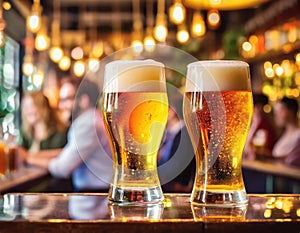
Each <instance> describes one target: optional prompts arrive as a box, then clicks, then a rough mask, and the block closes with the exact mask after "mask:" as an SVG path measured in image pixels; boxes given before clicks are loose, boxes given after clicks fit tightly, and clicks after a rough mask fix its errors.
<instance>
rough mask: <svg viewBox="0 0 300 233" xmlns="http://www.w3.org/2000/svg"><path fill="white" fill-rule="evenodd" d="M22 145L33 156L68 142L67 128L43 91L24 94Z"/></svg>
mask: <svg viewBox="0 0 300 233" xmlns="http://www.w3.org/2000/svg"><path fill="white" fill-rule="evenodd" d="M20 132H21V137H20V145H21V146H22V147H23V148H24V149H26V150H28V152H29V154H30V155H31V156H34V155H35V154H36V153H37V152H39V151H41V150H46V149H58V148H62V147H64V146H65V144H66V143H67V132H66V128H65V127H64V125H63V124H62V122H61V121H60V120H59V118H58V115H57V112H56V111H55V110H54V109H53V108H52V107H51V106H50V103H49V100H48V98H47V97H46V96H45V95H44V94H43V92H42V91H32V92H27V93H25V94H24V96H23V99H22V126H21V131H20Z"/></svg>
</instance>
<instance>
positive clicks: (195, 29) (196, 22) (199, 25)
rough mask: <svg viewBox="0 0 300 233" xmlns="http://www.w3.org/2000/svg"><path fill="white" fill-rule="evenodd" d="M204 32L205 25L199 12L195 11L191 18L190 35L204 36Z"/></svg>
mask: <svg viewBox="0 0 300 233" xmlns="http://www.w3.org/2000/svg"><path fill="white" fill-rule="evenodd" d="M205 33H206V26H205V22H204V20H203V17H202V15H201V13H200V12H198V11H197V12H195V13H194V15H193V20H192V35H193V36H194V37H200V36H204V34H205Z"/></svg>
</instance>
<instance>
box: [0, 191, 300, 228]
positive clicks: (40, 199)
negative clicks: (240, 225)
mask: <svg viewBox="0 0 300 233" xmlns="http://www.w3.org/2000/svg"><path fill="white" fill-rule="evenodd" d="M20 220H21V221H28V220H30V221H35V220H37V221H48V222H49V221H54V222H55V221H56V220H57V221H60V222H62V221H70V220H71V221H74V220H76V221H95V220H97V221H100V222H101V221H103V222H132V221H133V222H136V221H139V222H140V221H147V222H149V221H150V222H169V221H170V222H194V221H196V222H201V221H202V222H210V221H211V222H218V221H221V222H226V221H230V222H278V221H288V222H300V195H289V194H286V195H273V194H272V195H249V204H248V206H246V207H242V208H211V207H200V206H191V205H190V202H189V195H188V194H165V201H164V202H163V203H161V204H157V205H154V204H153V205H142V204H141V205H136V206H119V205H114V204H111V203H109V202H108V201H107V195H106V194H45V193H43V194H42V193H39V194H30V193H24V194H22V193H11V194H5V195H3V196H1V199H0V222H1V221H20Z"/></svg>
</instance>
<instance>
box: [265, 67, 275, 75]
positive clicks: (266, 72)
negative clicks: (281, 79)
mask: <svg viewBox="0 0 300 233" xmlns="http://www.w3.org/2000/svg"><path fill="white" fill-rule="evenodd" d="M265 75H266V76H267V77H268V78H273V77H274V75H275V72H274V70H273V69H272V68H270V67H269V68H267V69H265Z"/></svg>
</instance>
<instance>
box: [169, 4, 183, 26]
mask: <svg viewBox="0 0 300 233" xmlns="http://www.w3.org/2000/svg"><path fill="white" fill-rule="evenodd" d="M185 12H186V11H185V7H184V6H183V5H182V3H181V1H180V0H176V1H175V2H174V4H173V5H172V6H171V7H170V9H169V15H170V20H171V22H173V23H174V24H176V25H179V24H181V23H183V21H184V20H185V15H186V13H185Z"/></svg>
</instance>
